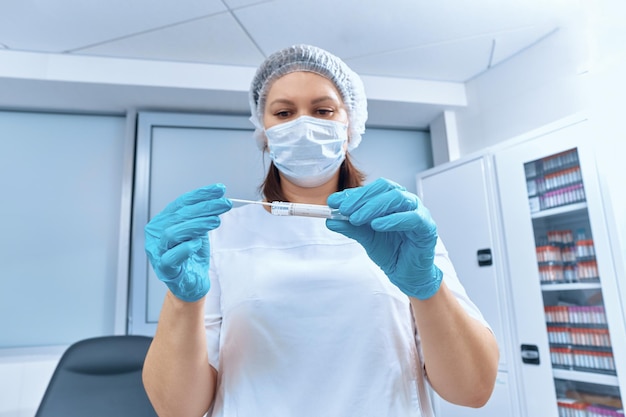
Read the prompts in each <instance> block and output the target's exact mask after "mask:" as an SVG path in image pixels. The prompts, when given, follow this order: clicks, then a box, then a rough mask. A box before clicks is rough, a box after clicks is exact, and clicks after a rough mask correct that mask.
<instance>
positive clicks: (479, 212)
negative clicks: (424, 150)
mask: <svg viewBox="0 0 626 417" xmlns="http://www.w3.org/2000/svg"><path fill="white" fill-rule="evenodd" d="M417 181H418V191H419V194H420V197H421V199H422V201H423V202H424V204H425V205H426V207H428V209H429V210H430V212H431V215H432V216H433V219H434V220H435V222H436V223H437V227H438V232H439V236H440V237H441V239H442V240H443V243H444V245H445V246H446V248H447V249H448V252H449V255H450V259H451V260H452V263H453V264H454V267H455V269H456V271H457V275H458V277H459V279H460V280H461V282H462V284H463V286H464V287H465V289H466V291H467V293H468V295H469V296H470V298H471V299H472V300H473V301H474V303H476V305H477V306H478V307H479V309H480V310H481V312H482V313H483V315H484V316H485V318H486V320H487V321H488V322H489V324H490V326H491V328H492V330H493V332H494V334H495V336H496V339H497V340H498V345H499V347H500V363H499V373H498V378H497V382H496V387H495V390H494V393H493V395H492V397H491V399H490V401H489V402H488V404H487V405H486V406H485V407H484V408H481V409H471V408H465V407H458V406H455V405H453V404H450V403H448V402H446V401H444V400H442V399H440V398H439V399H437V401H436V402H435V403H436V408H437V409H438V414H437V415H438V416H455V417H456V416H468V417H469V416H492V415H498V416H518V415H519V414H518V406H517V394H516V390H515V377H514V369H512V367H511V366H510V365H509V362H510V359H509V355H510V353H509V351H510V345H511V343H510V331H509V324H508V323H509V322H510V320H509V318H508V314H507V310H506V309H507V302H506V300H507V289H506V280H505V279H504V276H503V271H504V262H503V257H502V255H501V253H502V251H501V242H500V241H501V239H500V238H499V236H498V221H497V219H498V213H497V205H496V204H495V200H494V198H493V173H492V168H491V163H490V158H489V157H488V156H481V157H478V158H473V159H468V160H463V161H457V162H454V163H451V164H445V165H443V166H439V167H436V168H434V169H431V170H429V171H426V172H423V173H421V174H419V175H418V177H417Z"/></svg>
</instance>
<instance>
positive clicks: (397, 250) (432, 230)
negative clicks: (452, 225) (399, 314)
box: [326, 178, 443, 300]
mask: <svg viewBox="0 0 626 417" xmlns="http://www.w3.org/2000/svg"><path fill="white" fill-rule="evenodd" d="M328 205H329V206H330V207H332V208H338V209H339V212H340V213H341V214H344V215H346V216H349V217H350V221H349V222H347V221H342V220H330V219H329V220H326V226H327V227H328V228H329V229H330V230H333V231H335V232H339V233H341V234H343V235H345V236H347V237H349V238H352V239H354V240H356V241H357V242H359V243H360V244H361V245H362V246H363V247H364V248H365V250H366V251H367V254H368V255H369V257H370V258H371V259H372V260H373V261H374V262H375V263H376V264H377V265H378V266H380V268H381V269H382V270H383V272H384V273H385V274H386V275H387V276H388V277H389V280H390V281H391V282H392V283H393V284H395V285H396V286H397V287H398V288H399V289H400V290H401V291H402V292H403V293H405V294H406V295H408V296H410V297H416V298H419V299H422V300H425V299H427V298H430V297H432V296H433V295H434V294H435V293H436V292H437V290H439V286H440V285H441V280H442V277H443V274H442V272H441V271H440V270H439V268H437V267H436V266H435V264H434V258H435V245H436V243H437V225H436V224H435V222H434V221H433V219H432V218H431V217H430V213H429V212H428V209H427V208H426V207H424V205H422V203H421V201H420V200H419V198H418V197H417V196H416V195H415V194H412V193H409V192H408V191H406V189H405V188H404V187H401V186H400V185H398V184H396V183H394V182H392V181H389V180H386V179H384V178H380V179H377V180H376V181H374V182H373V183H371V184H368V185H365V186H363V187H357V188H350V189H347V190H344V191H341V192H338V193H334V194H331V195H330V196H329V197H328Z"/></svg>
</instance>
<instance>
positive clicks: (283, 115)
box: [274, 110, 291, 119]
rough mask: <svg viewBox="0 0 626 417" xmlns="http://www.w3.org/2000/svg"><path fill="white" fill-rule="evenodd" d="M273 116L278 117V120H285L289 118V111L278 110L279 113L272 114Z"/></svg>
mask: <svg viewBox="0 0 626 417" xmlns="http://www.w3.org/2000/svg"><path fill="white" fill-rule="evenodd" d="M274 116H276V117H278V118H279V119H287V118H289V117H290V116H291V111H289V110H280V111H277V112H274Z"/></svg>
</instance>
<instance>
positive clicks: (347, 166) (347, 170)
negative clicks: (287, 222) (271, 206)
mask: <svg viewBox="0 0 626 417" xmlns="http://www.w3.org/2000/svg"><path fill="white" fill-rule="evenodd" d="M363 181H365V174H364V173H363V172H362V171H360V170H359V169H358V168H357V167H356V166H354V164H353V163H352V161H351V160H350V154H348V153H346V159H345V160H344V161H343V162H342V163H341V166H340V167H339V183H338V184H337V191H342V190H345V189H346V188H353V187H360V186H361V185H363ZM259 190H260V191H261V193H262V194H263V196H264V197H265V199H266V200H267V201H288V200H287V199H286V198H285V196H284V195H283V189H282V187H281V186H280V176H279V175H278V168H276V166H275V165H274V163H273V162H272V163H270V167H269V169H268V170H267V176H266V177H265V181H263V184H261V186H260V187H259Z"/></svg>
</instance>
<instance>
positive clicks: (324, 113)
mask: <svg viewBox="0 0 626 417" xmlns="http://www.w3.org/2000/svg"><path fill="white" fill-rule="evenodd" d="M316 111H317V114H319V115H320V116H325V117H328V116H332V115H333V114H334V113H335V111H334V110H333V109H330V108H320V109H317V110H316Z"/></svg>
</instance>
